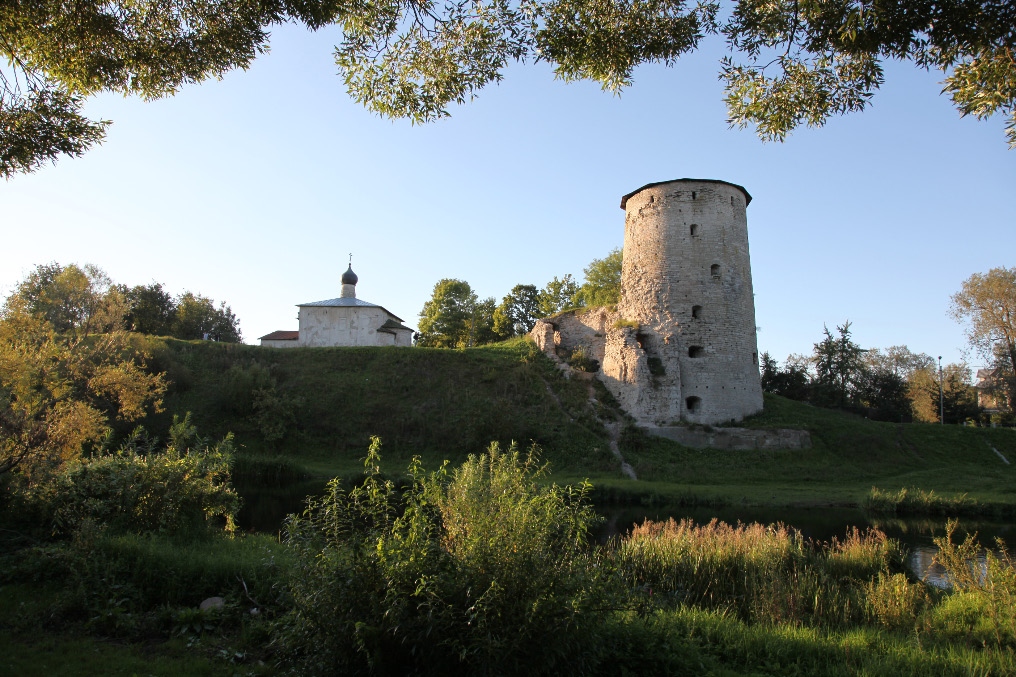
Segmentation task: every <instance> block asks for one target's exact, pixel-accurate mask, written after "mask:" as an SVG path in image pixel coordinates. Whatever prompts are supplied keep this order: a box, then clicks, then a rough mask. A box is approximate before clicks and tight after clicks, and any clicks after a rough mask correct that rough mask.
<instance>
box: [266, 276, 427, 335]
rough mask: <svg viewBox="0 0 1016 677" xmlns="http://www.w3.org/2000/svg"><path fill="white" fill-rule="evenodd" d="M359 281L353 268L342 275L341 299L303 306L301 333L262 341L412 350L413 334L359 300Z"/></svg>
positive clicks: (380, 309)
mask: <svg viewBox="0 0 1016 677" xmlns="http://www.w3.org/2000/svg"><path fill="white" fill-rule="evenodd" d="M357 281H358V278H357V276H356V273H354V272H353V267H352V265H350V267H349V268H348V269H347V270H346V272H344V273H343V274H342V279H341V282H342V291H341V293H340V295H339V297H338V298H335V299H327V300H325V301H314V302H313V303H301V304H299V305H298V306H297V308H299V309H300V313H299V318H300V329H299V331H285V330H280V331H273V332H272V333H270V334H265V335H264V336H262V337H261V339H260V341H261V345H262V346H266V347H270V348H323V347H336V346H407V347H408V346H412V345H413V330H412V329H410V328H409V327H407V326H405V325H403V324H402V318H400V317H398V316H397V315H394V314H392V313H390V312H388V311H387V310H385V308H383V307H382V306H379V305H377V304H374V303H368V302H367V301H362V300H360V299H358V298H356V283H357Z"/></svg>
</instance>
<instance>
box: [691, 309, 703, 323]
mask: <svg viewBox="0 0 1016 677" xmlns="http://www.w3.org/2000/svg"><path fill="white" fill-rule="evenodd" d="M691 316H692V317H693V318H695V319H696V320H698V319H700V318H701V317H702V306H692V307H691Z"/></svg>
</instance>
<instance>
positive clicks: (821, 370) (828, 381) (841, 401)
mask: <svg viewBox="0 0 1016 677" xmlns="http://www.w3.org/2000/svg"><path fill="white" fill-rule="evenodd" d="M823 331H824V332H825V338H824V339H822V341H820V342H819V343H816V344H815V383H816V386H817V390H818V392H817V393H816V394H817V396H818V397H817V399H818V400H819V401H816V402H814V403H815V404H824V405H825V406H839V407H845V406H847V405H848V404H849V403H850V401H851V398H852V396H853V394H854V390H855V388H856V385H857V379H858V377H859V376H860V374H861V371H862V368H863V365H862V363H861V356H862V355H863V354H864V350H862V349H861V347H860V346H859V345H857V344H856V343H854V342H853V340H851V338H850V321H849V320H847V321H846V322H844V323H843V324H842V325H839V326H837V327H836V331H838V332H839V337H838V338H837V337H834V336H833V335H832V332H830V331H829V327H825V326H823Z"/></svg>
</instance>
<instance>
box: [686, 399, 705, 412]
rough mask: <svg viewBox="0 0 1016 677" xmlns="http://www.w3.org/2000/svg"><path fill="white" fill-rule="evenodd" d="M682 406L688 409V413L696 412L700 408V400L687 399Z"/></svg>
mask: <svg viewBox="0 0 1016 677" xmlns="http://www.w3.org/2000/svg"><path fill="white" fill-rule="evenodd" d="M684 406H685V407H687V408H688V411H698V410H699V409H701V408H702V398H701V397H689V398H687V399H686V400H685V401H684Z"/></svg>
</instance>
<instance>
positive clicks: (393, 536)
mask: <svg viewBox="0 0 1016 677" xmlns="http://www.w3.org/2000/svg"><path fill="white" fill-rule="evenodd" d="M378 453H379V444H378V442H377V439H376V438H375V439H374V442H373V443H372V445H371V449H370V452H369V454H368V456H367V460H366V468H367V471H366V481H365V482H364V483H363V485H361V486H359V487H356V488H354V489H351V490H348V491H347V490H343V489H342V488H341V487H340V486H339V483H338V482H337V481H335V480H333V481H332V482H331V483H330V485H329V490H328V492H327V494H326V495H325V496H324V497H323V498H321V499H318V500H313V499H312V500H311V501H310V502H309V504H308V509H307V511H306V512H305V513H304V515H303V516H302V517H293V518H291V519H290V521H289V523H288V525H287V534H288V539H289V543H290V544H291V545H292V546H293V547H294V548H295V550H296V552H297V553H298V558H299V562H300V563H299V566H298V568H297V571H296V576H295V578H294V580H293V582H292V590H293V598H294V603H295V606H296V611H295V612H294V613H293V614H292V615H291V616H290V617H289V618H288V619H287V621H286V622H285V623H283V624H281V628H280V631H281V632H280V639H281V643H282V644H283V645H284V647H286V649H287V650H288V652H289V655H290V656H291V658H292V659H293V660H296V661H298V662H299V663H300V668H301V669H302V670H304V671H308V672H311V673H318V674H345V673H347V672H351V673H366V672H380V673H385V672H390V673H392V674H409V673H421V674H427V673H430V674H446V673H448V672H461V673H464V674H490V673H499V674H504V673H519V672H522V671H523V670H524V669H527V668H531V667H532V666H537V665H538V666H541V671H544V672H548V671H551V670H554V671H565V672H582V671H583V669H584V668H585V667H587V666H588V661H589V660H590V659H589V658H588V657H589V656H590V655H592V652H591V651H590V649H591V648H592V646H593V639H592V636H593V634H594V631H593V628H594V625H593V623H594V622H595V619H596V618H597V614H596V613H595V612H594V609H595V608H596V607H597V606H598V601H599V599H600V597H601V596H602V590H603V588H602V586H601V584H600V583H599V582H598V580H597V578H596V576H595V575H594V574H593V571H594V568H593V567H591V566H590V555H589V554H588V553H587V549H586V538H587V535H588V529H589V526H590V524H591V523H592V522H593V521H594V519H595V517H594V514H593V512H592V510H591V508H590V507H589V506H588V505H587V503H586V490H587V486H585V485H583V486H581V487H579V488H578V489H572V488H561V487H557V486H550V487H548V486H540V485H538V484H537V483H536V481H535V480H536V479H537V478H538V477H541V476H542V474H543V473H544V468H542V467H540V466H538V465H537V462H536V459H535V457H534V456H533V455H532V454H530V455H528V456H526V457H524V458H523V457H521V456H520V454H519V451H518V450H517V448H515V447H514V446H513V447H511V448H510V449H509V450H508V451H507V452H504V453H502V452H501V451H500V450H499V449H498V447H497V445H492V446H491V448H490V450H489V451H488V452H487V453H486V454H484V455H482V456H479V457H477V456H470V457H469V459H468V460H467V461H466V462H465V463H464V464H463V465H462V466H461V467H459V468H458V469H456V470H455V471H453V472H449V471H448V470H447V469H446V468H442V470H440V471H438V472H437V473H433V474H431V475H427V476H425V475H424V474H423V471H422V469H421V468H420V466H419V464H418V462H414V464H413V465H412V466H411V467H410V470H409V472H410V475H411V477H412V479H413V481H412V483H411V485H410V486H409V487H408V488H407V490H406V491H405V492H403V493H402V494H399V493H397V491H396V488H395V485H394V484H393V483H392V482H391V481H386V480H384V479H383V478H382V476H381V475H380V470H379V466H378Z"/></svg>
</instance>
